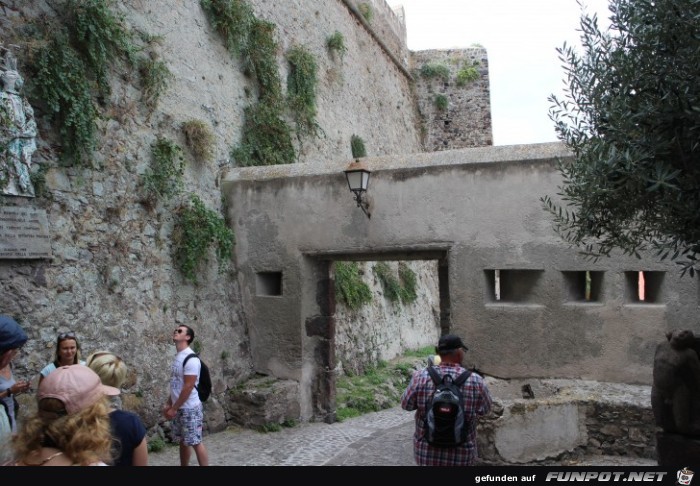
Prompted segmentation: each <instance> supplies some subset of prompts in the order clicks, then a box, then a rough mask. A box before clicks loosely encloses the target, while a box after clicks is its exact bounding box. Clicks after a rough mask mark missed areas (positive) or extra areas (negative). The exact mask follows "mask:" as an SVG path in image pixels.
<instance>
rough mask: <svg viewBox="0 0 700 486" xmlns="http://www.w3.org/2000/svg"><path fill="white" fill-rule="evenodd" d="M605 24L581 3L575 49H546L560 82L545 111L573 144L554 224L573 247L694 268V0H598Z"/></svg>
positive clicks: (699, 168)
mask: <svg viewBox="0 0 700 486" xmlns="http://www.w3.org/2000/svg"><path fill="white" fill-rule="evenodd" d="M609 12H610V15H609V20H610V27H609V28H607V29H605V30H603V29H601V28H600V27H599V25H598V18H597V17H596V16H595V15H590V14H588V13H586V12H585V11H583V10H582V14H581V20H580V32H581V42H582V44H581V46H582V53H579V51H578V50H577V49H575V48H574V47H572V46H570V45H567V44H564V45H563V47H561V48H560V49H558V52H559V56H560V59H561V61H562V63H563V65H564V71H565V74H566V79H567V82H568V86H567V88H566V89H565V92H564V96H563V97H562V98H557V97H556V96H554V95H553V96H551V97H550V98H549V101H550V102H551V103H552V106H551V109H550V113H549V116H550V119H551V120H552V121H553V122H554V123H555V128H556V132H557V136H558V138H559V139H560V140H561V141H562V142H564V143H565V144H566V146H567V147H568V148H569V149H570V150H571V151H572V152H573V155H574V157H573V161H561V162H560V163H559V166H558V169H559V171H560V173H561V175H562V178H563V182H562V185H560V186H559V191H560V192H559V193H558V195H559V196H560V197H561V203H558V202H555V201H554V200H553V199H552V198H550V197H549V196H545V197H543V198H542V202H543V204H544V206H545V208H546V209H547V210H548V211H550V212H551V213H552V215H553V216H554V226H555V230H556V231H557V232H558V233H559V235H560V236H561V237H562V238H563V239H564V240H566V241H567V242H569V243H571V244H572V245H574V246H577V247H579V248H582V251H583V253H585V254H586V255H588V256H590V257H592V258H594V259H595V258H599V257H600V256H609V255H610V254H611V252H612V251H613V250H615V249H618V250H622V252H623V253H624V254H628V255H636V256H638V257H639V256H640V252H642V251H648V250H652V251H655V252H656V255H657V256H658V257H659V258H660V259H661V260H663V259H666V258H670V259H671V260H673V261H676V262H677V263H678V264H680V265H681V266H682V273H685V272H686V271H688V270H690V274H691V275H693V274H694V270H695V269H694V266H695V262H696V260H697V258H698V256H699V253H700V160H699V156H700V146H699V144H700V29H699V28H698V27H699V26H700V0H610V4H609Z"/></svg>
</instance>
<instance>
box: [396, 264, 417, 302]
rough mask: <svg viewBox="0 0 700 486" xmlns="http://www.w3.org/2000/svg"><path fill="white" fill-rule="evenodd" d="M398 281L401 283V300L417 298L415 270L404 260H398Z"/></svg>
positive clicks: (406, 300)
mask: <svg viewBox="0 0 700 486" xmlns="http://www.w3.org/2000/svg"><path fill="white" fill-rule="evenodd" d="M399 282H400V284H401V301H402V302H415V301H416V299H417V298H418V293H417V292H416V272H414V271H413V270H412V269H411V267H409V266H408V265H406V263H404V262H399Z"/></svg>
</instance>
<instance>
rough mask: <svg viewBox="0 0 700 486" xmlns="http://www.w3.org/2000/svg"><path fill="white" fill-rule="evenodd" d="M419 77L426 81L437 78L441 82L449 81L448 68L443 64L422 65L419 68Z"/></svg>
mask: <svg viewBox="0 0 700 486" xmlns="http://www.w3.org/2000/svg"><path fill="white" fill-rule="evenodd" d="M420 75H421V76H423V77H424V78H426V79H433V78H439V79H442V80H443V81H449V79H450V68H448V67H447V66H445V65H444V64H435V63H428V64H423V65H422V66H421V68H420Z"/></svg>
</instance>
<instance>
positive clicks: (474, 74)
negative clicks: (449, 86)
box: [457, 65, 479, 87]
mask: <svg viewBox="0 0 700 486" xmlns="http://www.w3.org/2000/svg"><path fill="white" fill-rule="evenodd" d="M477 79H479V71H478V70H477V69H476V65H474V66H469V67H466V68H462V69H460V70H459V71H458V72H457V86H459V87H462V86H465V85H466V84H467V83H471V82H472V81H476V80H477Z"/></svg>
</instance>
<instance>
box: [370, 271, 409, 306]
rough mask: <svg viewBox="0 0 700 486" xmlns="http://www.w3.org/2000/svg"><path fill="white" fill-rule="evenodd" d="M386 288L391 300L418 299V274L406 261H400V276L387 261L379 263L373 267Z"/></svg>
mask: <svg viewBox="0 0 700 486" xmlns="http://www.w3.org/2000/svg"><path fill="white" fill-rule="evenodd" d="M372 270H373V271H374V274H375V275H376V276H377V278H378V279H379V282H380V283H381V285H382V289H384V296H385V297H386V298H387V299H389V300H390V301H391V302H394V303H397V302H404V303H408V302H414V301H415V300H416V299H417V297H418V296H417V293H416V274H415V272H414V271H413V270H411V268H409V267H408V266H407V265H406V264H405V263H403V262H399V278H398V279H397V278H396V273H395V272H394V271H393V270H392V269H391V267H390V266H389V265H388V264H387V263H385V262H379V263H377V264H376V265H375V266H374V268H373V269H372Z"/></svg>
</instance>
